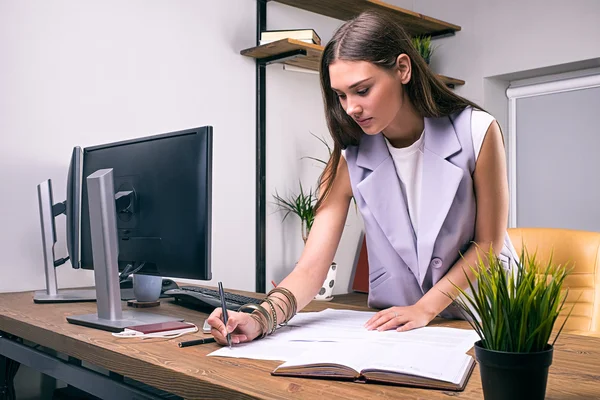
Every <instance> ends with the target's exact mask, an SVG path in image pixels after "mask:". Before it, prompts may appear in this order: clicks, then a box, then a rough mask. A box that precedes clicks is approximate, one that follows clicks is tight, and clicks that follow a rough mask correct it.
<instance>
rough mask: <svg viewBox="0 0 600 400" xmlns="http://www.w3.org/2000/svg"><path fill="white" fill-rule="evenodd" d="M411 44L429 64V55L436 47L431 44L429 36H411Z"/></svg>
mask: <svg viewBox="0 0 600 400" xmlns="http://www.w3.org/2000/svg"><path fill="white" fill-rule="evenodd" d="M412 44H413V46H414V48H415V49H416V50H417V52H418V53H419V54H420V55H421V57H423V59H424V60H425V62H426V63H427V64H429V61H430V60H431V56H432V55H433V53H434V51H435V49H436V47H435V46H433V45H432V44H431V36H415V37H413V38H412Z"/></svg>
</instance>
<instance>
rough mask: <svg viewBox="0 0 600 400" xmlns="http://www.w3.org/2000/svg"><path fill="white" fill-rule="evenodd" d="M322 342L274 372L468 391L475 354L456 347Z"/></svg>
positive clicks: (298, 375)
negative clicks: (351, 344)
mask: <svg viewBox="0 0 600 400" xmlns="http://www.w3.org/2000/svg"><path fill="white" fill-rule="evenodd" d="M359 347H360V349H357V346H356V345H354V346H349V345H348V344H340V343H321V346H320V348H319V349H314V350H311V351H306V352H304V353H303V354H301V355H300V356H298V357H296V358H294V359H292V360H289V361H287V362H285V363H283V364H281V365H280V366H279V367H277V368H276V369H275V370H274V371H273V372H272V374H273V375H281V376H296V377H303V378H328V379H344V380H353V381H357V382H366V383H368V382H379V383H388V384H395V385H403V386H415V387H423V388H430V389H443V390H453V391H462V390H464V388H465V386H466V384H467V381H468V380H469V377H470V376H471V372H472V371H473V368H474V366H475V360H474V359H473V357H471V356H469V355H467V354H464V353H461V352H459V351H454V350H447V351H446V350H442V349H436V351H432V349H431V348H427V347H421V346H414V345H383V344H380V343H361V344H360V345H359Z"/></svg>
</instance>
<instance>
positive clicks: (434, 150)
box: [345, 107, 516, 318]
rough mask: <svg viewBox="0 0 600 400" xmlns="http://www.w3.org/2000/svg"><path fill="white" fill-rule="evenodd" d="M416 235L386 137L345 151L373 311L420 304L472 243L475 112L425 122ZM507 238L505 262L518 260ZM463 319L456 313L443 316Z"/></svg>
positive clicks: (379, 136)
mask: <svg viewBox="0 0 600 400" xmlns="http://www.w3.org/2000/svg"><path fill="white" fill-rule="evenodd" d="M424 134H425V138H424V154H423V172H422V183H421V196H420V198H421V202H422V203H421V207H420V213H421V214H420V215H419V230H418V232H419V233H418V235H415V232H414V230H413V228H412V225H411V222H410V217H409V214H408V208H407V204H406V201H405V199H404V196H403V194H402V189H401V187H400V181H399V179H398V176H397V175H396V169H395V166H394V161H393V159H392V157H391V156H390V153H389V150H388V148H387V145H386V143H385V139H384V137H383V135H382V134H381V133H379V134H377V135H372V136H371V135H366V134H365V135H363V136H362V137H361V141H360V143H359V145H358V146H350V147H348V148H347V149H346V152H345V157H346V161H347V164H348V170H349V173H350V182H351V185H352V192H353V194H354V198H355V199H356V204H357V205H358V208H359V210H360V212H361V214H362V217H363V221H364V226H365V234H366V240H367V249H368V255H369V306H370V307H373V308H387V307H392V306H408V305H412V304H415V303H416V302H417V301H418V300H419V299H420V298H421V297H422V296H423V294H424V293H426V292H427V291H428V290H429V289H431V288H432V287H433V285H435V284H436V283H437V282H438V281H439V280H440V279H441V278H442V277H443V276H444V275H445V274H446V272H448V270H449V269H450V268H451V267H452V266H453V265H454V263H455V262H456V261H457V260H458V258H459V257H460V254H462V253H464V252H466V250H467V249H468V247H469V245H470V243H471V242H472V240H473V238H474V236H475V216H476V208H475V194H474V189H473V172H474V170H475V152H474V150H473V139H472V136H471V108H470V107H469V108H466V109H465V110H463V111H461V112H458V113H456V114H453V115H451V116H449V117H440V118H425V133H424ZM515 256H516V255H515V251H514V248H513V246H512V244H511V243H510V239H509V237H508V234H506V236H505V241H504V248H503V249H502V251H501V256H500V257H501V259H503V261H505V266H506V268H507V269H510V264H511V260H516V257H515ZM440 315H441V316H443V317H447V318H456V317H458V318H462V315H461V314H460V313H459V312H458V310H456V309H455V308H454V307H452V306H451V307H448V308H447V309H446V310H445V311H444V312H443V313H441V314H440Z"/></svg>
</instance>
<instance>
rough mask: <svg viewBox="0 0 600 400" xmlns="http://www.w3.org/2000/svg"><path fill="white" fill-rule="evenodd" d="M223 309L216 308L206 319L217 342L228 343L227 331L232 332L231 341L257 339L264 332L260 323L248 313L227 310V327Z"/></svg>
mask: <svg viewBox="0 0 600 400" xmlns="http://www.w3.org/2000/svg"><path fill="white" fill-rule="evenodd" d="M222 316H223V310H222V309H221V307H217V308H215V310H214V311H213V312H212V313H211V314H210V316H209V317H208V319H207V320H206V321H207V322H208V324H209V325H210V326H211V330H210V332H211V333H212V335H213V336H214V337H215V339H216V340H217V343H219V344H222V345H226V344H227V332H228V331H229V333H231V343H235V344H237V343H244V342H250V341H252V340H254V339H256V338H257V337H258V336H260V335H261V334H262V328H261V326H260V324H259V323H258V322H257V321H256V320H255V319H254V318H252V317H251V316H250V314H248V313H244V312H235V311H229V310H228V311H227V327H225V324H224V323H223V320H222V318H221V317H222Z"/></svg>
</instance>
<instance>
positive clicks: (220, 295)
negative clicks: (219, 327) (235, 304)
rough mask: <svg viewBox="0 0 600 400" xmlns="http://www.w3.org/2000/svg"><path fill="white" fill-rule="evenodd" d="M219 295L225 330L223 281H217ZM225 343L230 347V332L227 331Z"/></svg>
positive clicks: (225, 311)
mask: <svg viewBox="0 0 600 400" xmlns="http://www.w3.org/2000/svg"><path fill="white" fill-rule="evenodd" d="M219 297H221V308H222V311H223V323H224V324H225V330H226V331H227V306H226V305H225V293H224V292H223V283H221V282H219ZM227 344H228V345H229V348H231V334H230V333H229V332H227Z"/></svg>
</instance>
